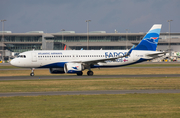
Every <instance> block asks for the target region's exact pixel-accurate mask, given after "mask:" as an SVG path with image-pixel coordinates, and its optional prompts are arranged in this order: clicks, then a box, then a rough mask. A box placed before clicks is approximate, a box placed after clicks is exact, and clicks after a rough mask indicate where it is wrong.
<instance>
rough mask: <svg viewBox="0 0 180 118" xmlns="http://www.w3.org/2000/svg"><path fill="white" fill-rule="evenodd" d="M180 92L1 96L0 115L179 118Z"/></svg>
mask: <svg viewBox="0 0 180 118" xmlns="http://www.w3.org/2000/svg"><path fill="white" fill-rule="evenodd" d="M179 111H180V94H121V95H73V96H72V95H62V96H28V97H1V98H0V117H2V118H6V117H8V118H9V117H13V118H114V117H116V118H137V117H141V118H159V117H161V118H179V117H180V112H179Z"/></svg>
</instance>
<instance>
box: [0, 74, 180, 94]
mask: <svg viewBox="0 0 180 118" xmlns="http://www.w3.org/2000/svg"><path fill="white" fill-rule="evenodd" d="M179 83H180V79H179V78H166V77H165V78H148V77H147V78H109V79H108V78H101V79H98V78H95V79H64V80H63V79H59V80H54V79H52V80H51V79H50V80H16V81H0V92H41V91H88V90H146V89H180V84H179Z"/></svg>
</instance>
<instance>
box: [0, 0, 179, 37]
mask: <svg viewBox="0 0 180 118" xmlns="http://www.w3.org/2000/svg"><path fill="white" fill-rule="evenodd" d="M2 19H6V20H7V21H6V22H5V30H6V31H12V32H13V33H25V32H28V31H44V32H45V33H46V32H47V33H56V32H60V31H61V29H65V30H67V31H75V32H76V33H86V32H87V23H86V22H85V20H91V22H89V31H106V32H107V33H113V32H114V30H115V29H116V30H117V31H118V32H122V33H124V32H126V29H128V32H131V33H137V32H147V31H148V30H149V29H150V28H151V26H152V25H153V24H156V23H160V24H162V25H163V26H162V30H161V32H168V31H169V29H168V28H169V26H168V22H167V20H170V19H172V20H173V21H172V22H171V32H180V0H0V20H2ZM0 26H1V27H2V23H1V24H0ZM1 27H0V29H1Z"/></svg>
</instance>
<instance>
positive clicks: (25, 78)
mask: <svg viewBox="0 0 180 118" xmlns="http://www.w3.org/2000/svg"><path fill="white" fill-rule="evenodd" d="M139 77H180V74H150V75H147V74H145V75H93V76H87V75H83V76H76V75H61V76H33V77H31V76H6V77H0V81H8V80H36V79H90V78H139Z"/></svg>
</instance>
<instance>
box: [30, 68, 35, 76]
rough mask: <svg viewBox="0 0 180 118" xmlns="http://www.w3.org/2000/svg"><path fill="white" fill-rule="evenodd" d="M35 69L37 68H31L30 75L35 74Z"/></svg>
mask: <svg viewBox="0 0 180 118" xmlns="http://www.w3.org/2000/svg"><path fill="white" fill-rule="evenodd" d="M34 70H35V68H31V73H30V76H34Z"/></svg>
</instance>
